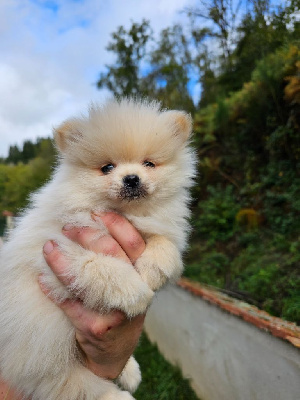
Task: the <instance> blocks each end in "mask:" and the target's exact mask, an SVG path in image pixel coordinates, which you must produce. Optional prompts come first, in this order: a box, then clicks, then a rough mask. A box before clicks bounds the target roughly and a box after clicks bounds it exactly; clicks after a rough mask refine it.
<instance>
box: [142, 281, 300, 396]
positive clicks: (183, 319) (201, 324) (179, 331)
mask: <svg viewBox="0 0 300 400" xmlns="http://www.w3.org/2000/svg"><path fill="white" fill-rule="evenodd" d="M145 330H146V333H147V334H148V336H149V338H150V340H151V341H152V342H155V343H157V344H158V347H159V349H160V351H161V352H162V354H163V355H164V356H165V358H166V359H167V360H169V361H170V362H171V363H173V364H176V365H178V366H179V367H180V368H181V370H182V372H183V375H184V376H185V377H187V378H190V379H191V385H192V387H193V388H194V390H195V392H196V393H197V395H198V396H199V397H200V398H201V400H299V399H300V352H299V350H298V349H297V348H295V347H293V346H292V345H291V344H290V343H288V342H285V341H283V340H281V339H278V338H276V337H273V336H272V335H270V334H269V333H267V332H265V331H263V330H261V329H258V328H257V327H256V326H253V325H251V324H249V323H247V322H245V321H243V320H242V319H240V318H238V317H236V316H234V315H230V314H228V313H227V312H225V311H223V310H222V309H220V308H218V307H217V306H215V305H212V304H209V303H208V302H206V301H204V300H203V299H201V298H200V297H197V296H194V295H192V294H191V293H189V292H187V291H186V290H183V289H181V288H179V287H177V286H168V287H167V288H165V289H164V290H162V291H161V292H160V293H158V295H157V298H156V299H155V300H154V302H153V304H152V306H151V308H150V310H149V312H148V315H147V318H146V324H145ZM174 400H176V399H174ZM187 400H188V399H187Z"/></svg>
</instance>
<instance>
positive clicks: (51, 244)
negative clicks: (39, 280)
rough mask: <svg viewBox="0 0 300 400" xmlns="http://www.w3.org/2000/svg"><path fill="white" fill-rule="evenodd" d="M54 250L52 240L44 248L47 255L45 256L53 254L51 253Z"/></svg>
mask: <svg viewBox="0 0 300 400" xmlns="http://www.w3.org/2000/svg"><path fill="white" fill-rule="evenodd" d="M53 249H54V245H53V243H52V242H51V240H49V241H48V242H46V243H45V244H44V247H43V252H44V253H45V254H47V255H48V254H50V253H51V251H52V250H53Z"/></svg>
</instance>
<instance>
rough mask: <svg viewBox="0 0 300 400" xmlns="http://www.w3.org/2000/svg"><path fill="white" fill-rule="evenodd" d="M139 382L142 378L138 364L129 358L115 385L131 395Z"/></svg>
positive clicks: (132, 358)
mask: <svg viewBox="0 0 300 400" xmlns="http://www.w3.org/2000/svg"><path fill="white" fill-rule="evenodd" d="M141 380H142V376H141V371H140V367H139V364H138V363H137V362H136V360H135V359H134V357H130V358H129V360H128V362H127V364H126V365H125V368H124V369H123V371H122V373H121V375H120V376H119V377H118V379H117V383H118V384H119V385H121V386H122V388H123V389H125V390H128V391H129V392H130V393H133V392H135V391H136V389H137V387H138V386H139V384H140V383H141Z"/></svg>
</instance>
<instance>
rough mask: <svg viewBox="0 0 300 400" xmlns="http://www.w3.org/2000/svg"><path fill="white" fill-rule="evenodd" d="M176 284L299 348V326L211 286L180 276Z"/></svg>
mask: <svg viewBox="0 0 300 400" xmlns="http://www.w3.org/2000/svg"><path fill="white" fill-rule="evenodd" d="M177 286H179V287H181V288H182V289H184V290H187V291H189V292H190V293H192V294H193V295H195V296H198V297H201V298H202V299H203V300H205V301H207V302H209V303H211V304H213V305H215V306H217V307H219V308H221V309H223V310H225V311H227V312H229V313H230V314H233V315H235V316H237V317H239V318H241V319H243V320H244V321H246V322H248V323H250V324H252V325H255V326H256V327H257V328H259V329H263V330H265V331H267V332H269V333H270V334H272V335H273V336H276V337H278V338H281V339H283V340H286V341H288V342H290V343H291V344H292V345H293V346H295V347H298V348H300V327H299V326H297V325H296V324H295V323H293V322H288V321H284V320H283V319H281V318H278V317H273V316H272V315H270V314H268V313H267V312H266V311H263V310H260V309H259V308H257V307H255V306H253V305H251V304H248V303H245V302H243V301H241V300H238V299H235V298H233V297H230V296H228V295H227V294H225V293H222V292H220V291H218V290H217V289H216V288H211V287H208V286H205V285H203V284H200V283H198V282H194V281H191V280H189V279H187V278H181V279H180V280H179V281H178V282H177Z"/></svg>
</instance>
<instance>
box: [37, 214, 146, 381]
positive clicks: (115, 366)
mask: <svg viewBox="0 0 300 400" xmlns="http://www.w3.org/2000/svg"><path fill="white" fill-rule="evenodd" d="M93 218H94V219H95V220H96V221H97V219H101V221H102V223H104V224H105V225H106V227H107V229H108V232H109V234H110V235H111V236H102V237H100V238H99V235H98V236H97V231H96V230H95V229H92V228H76V227H74V226H71V225H70V226H68V225H67V226H65V227H64V229H63V233H64V235H65V236H67V237H68V238H69V239H70V240H72V241H74V242H76V243H78V245H80V246H82V247H83V248H85V249H87V250H91V251H94V252H95V253H102V254H104V255H110V256H113V257H118V258H121V259H123V260H125V261H127V262H128V263H131V264H132V265H134V263H135V261H136V260H137V259H138V258H139V256H140V255H141V254H142V253H143V251H144V250H145V242H144V240H143V239H142V237H141V235H140V234H139V233H138V231H137V230H136V229H135V228H134V227H133V226H132V225H131V224H130V223H129V222H128V221H127V220H126V219H125V218H124V217H122V216H120V215H118V214H114V213H111V212H109V213H105V214H103V215H101V216H97V215H93ZM44 257H45V260H46V262H47V263H48V265H49V267H50V268H51V269H52V271H53V272H54V274H55V275H56V276H57V278H58V279H59V280H60V281H61V282H62V283H63V284H64V285H69V284H70V283H71V282H70V280H71V278H70V277H67V276H66V275H65V274H64V272H65V270H66V268H67V267H68V260H67V259H66V258H65V257H64V255H63V254H62V253H61V252H60V251H59V248H58V246H57V244H56V243H55V242H51V241H50V242H47V243H46V244H45V246H44ZM40 285H41V288H42V290H43V292H44V293H45V294H46V295H49V291H48V289H47V288H46V287H45V286H43V285H42V283H40ZM57 305H58V306H59V307H60V308H61V309H62V310H63V311H64V313H65V314H66V316H67V317H68V318H69V319H70V321H71V323H72V324H73V326H74V327H75V334H76V340H77V343H78V346H79V349H80V350H81V352H82V354H83V356H84V359H85V361H86V365H87V367H88V368H89V369H90V370H91V371H92V372H93V373H95V374H96V375H98V376H101V377H102V378H107V379H115V378H116V377H117V376H118V375H119V374H120V373H121V372H122V370H123V368H124V366H125V365H126V362H127V360H128V359H129V357H130V356H131V354H132V353H133V350H134V349H135V347H136V345H137V342H138V339H139V337H140V334H141V331H142V328H143V322H144V318H145V315H138V316H137V317H135V318H132V319H130V320H129V319H127V318H126V316H125V314H123V313H122V312H121V311H118V310H115V311H112V312H110V313H108V314H105V315H100V314H99V313H97V312H95V311H92V310H88V309H86V308H84V307H83V305H82V303H81V301H80V300H75V301H73V300H66V301H64V302H63V303H60V304H57Z"/></svg>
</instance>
